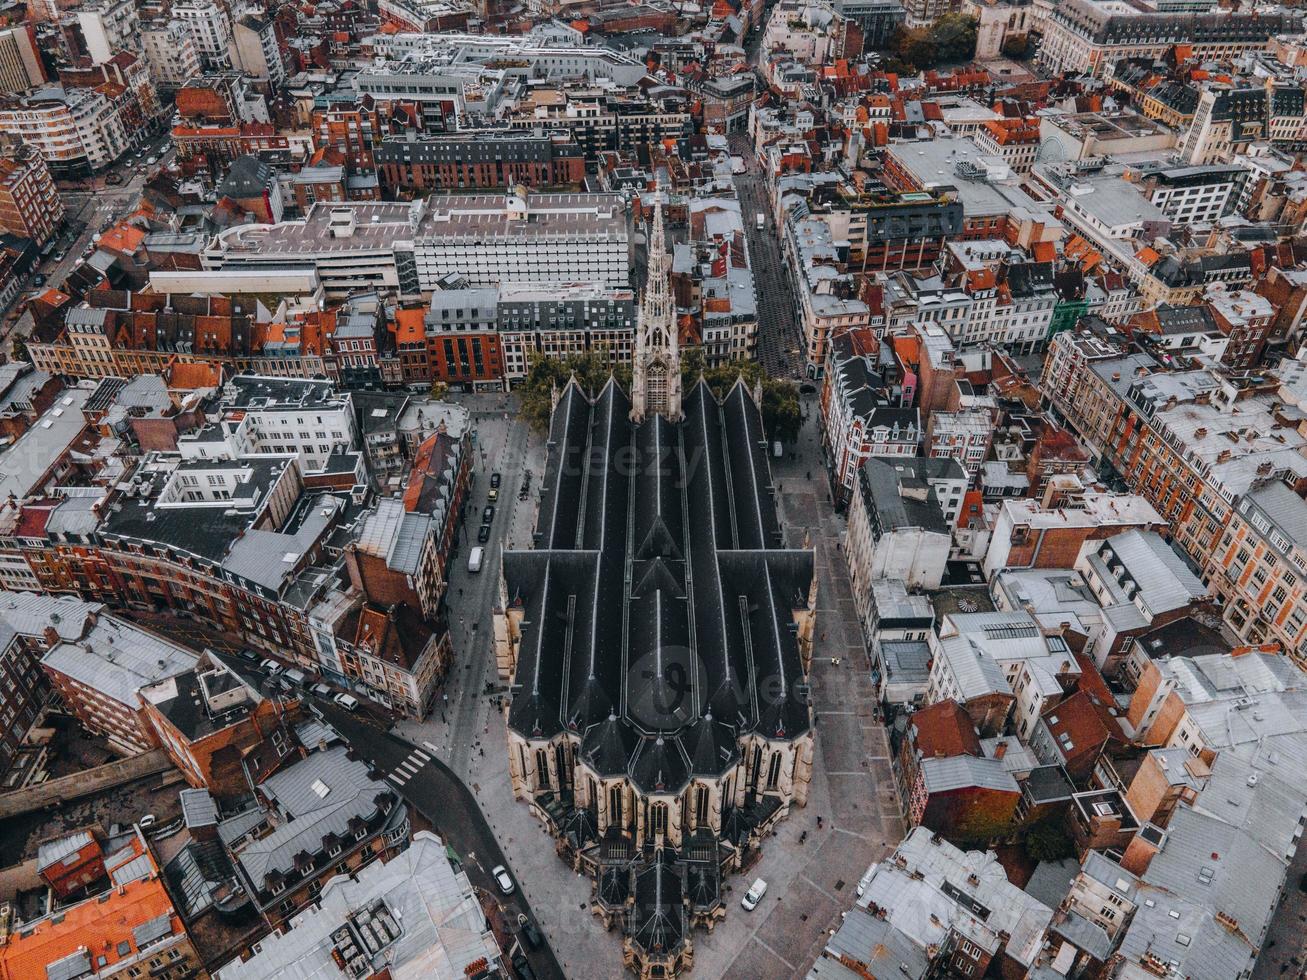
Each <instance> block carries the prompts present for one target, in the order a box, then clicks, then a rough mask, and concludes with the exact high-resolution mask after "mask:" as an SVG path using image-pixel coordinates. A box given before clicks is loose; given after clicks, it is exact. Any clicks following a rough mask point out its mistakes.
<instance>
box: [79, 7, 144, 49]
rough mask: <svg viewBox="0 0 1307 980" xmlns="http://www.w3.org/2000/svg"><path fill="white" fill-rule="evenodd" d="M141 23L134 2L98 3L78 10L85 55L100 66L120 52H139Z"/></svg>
mask: <svg viewBox="0 0 1307 980" xmlns="http://www.w3.org/2000/svg"><path fill="white" fill-rule="evenodd" d="M138 23H139V21H138V18H137V16H136V4H135V3H134V2H133V0H95V2H93V3H89V4H87V5H85V6H83V7H79V8H78V10H77V26H78V27H79V28H81V31H82V39H83V40H84V41H85V42H86V52H87V54H89V55H90V56H91V61H92V63H94V64H97V65H102V64H104V63H105V62H106V61H108V60H109V59H110V58H112V57H113V56H114V55H115V54H117V53H118V52H119V51H135V50H137V37H138V31H137V24H138Z"/></svg>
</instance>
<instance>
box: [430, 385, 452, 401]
mask: <svg viewBox="0 0 1307 980" xmlns="http://www.w3.org/2000/svg"><path fill="white" fill-rule="evenodd" d="M447 394H449V385H447V384H445V382H443V381H433V382H431V397H432V398H433V399H435V400H436V401H441V400H443V399H444V397H445V396H446V395H447Z"/></svg>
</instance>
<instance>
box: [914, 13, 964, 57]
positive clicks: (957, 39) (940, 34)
mask: <svg viewBox="0 0 1307 980" xmlns="http://www.w3.org/2000/svg"><path fill="white" fill-rule="evenodd" d="M927 37H928V38H929V39H930V41H931V42H932V43H933V44H934V45H935V51H936V56H937V58H938V60H939V61H941V62H943V63H945V64H953V63H957V62H960V61H970V60H971V59H972V58H974V57H975V56H976V19H975V18H974V17H968V16H967V15H966V14H944V15H943V16H942V17H940V18H938V19H937V20H936V21H935V23H933V24H931V25H930V30H929V31H928V32H927ZM909 60H911V59H909Z"/></svg>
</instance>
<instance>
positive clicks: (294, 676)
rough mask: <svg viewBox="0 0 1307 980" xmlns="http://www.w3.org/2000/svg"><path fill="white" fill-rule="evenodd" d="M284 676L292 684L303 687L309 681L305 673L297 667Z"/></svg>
mask: <svg viewBox="0 0 1307 980" xmlns="http://www.w3.org/2000/svg"><path fill="white" fill-rule="evenodd" d="M282 676H283V677H285V678H286V680H288V681H290V682H291V683H292V684H299V685H300V686H301V687H302V686H303V685H304V682H305V681H306V680H308V677H307V676H306V675H305V673H304V671H302V670H300V669H298V668H296V667H292V668H291V669H290V670H288V671H286V673H284V674H282Z"/></svg>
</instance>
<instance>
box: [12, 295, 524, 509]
mask: <svg viewBox="0 0 1307 980" xmlns="http://www.w3.org/2000/svg"><path fill="white" fill-rule="evenodd" d="M37 285H38V286H39V285H41V284H40V283H39V282H38V283H37ZM486 499H487V500H489V501H490V502H491V503H492V504H493V503H495V502H496V501H498V500H499V491H498V490H496V489H495V488H494V487H491V488H490V492H489V493H487V494H486Z"/></svg>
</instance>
